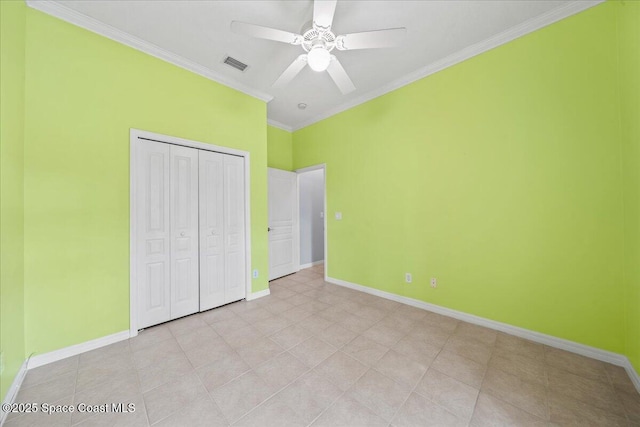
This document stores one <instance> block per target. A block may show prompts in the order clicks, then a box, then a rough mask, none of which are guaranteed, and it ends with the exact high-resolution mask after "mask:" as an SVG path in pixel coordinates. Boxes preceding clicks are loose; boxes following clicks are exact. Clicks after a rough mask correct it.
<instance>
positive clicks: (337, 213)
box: [336, 212, 342, 221]
mask: <svg viewBox="0 0 640 427" xmlns="http://www.w3.org/2000/svg"><path fill="white" fill-rule="evenodd" d="M336 219H337V220H338V221H339V220H341V219H342V212H336Z"/></svg>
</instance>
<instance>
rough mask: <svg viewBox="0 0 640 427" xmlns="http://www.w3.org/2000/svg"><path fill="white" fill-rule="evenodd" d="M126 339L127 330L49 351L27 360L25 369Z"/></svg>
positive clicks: (127, 337)
mask: <svg viewBox="0 0 640 427" xmlns="http://www.w3.org/2000/svg"><path fill="white" fill-rule="evenodd" d="M126 339H129V330H126V331H122V332H118V333H115V334H112V335H107V336H106V337H101V338H96V339H95V340H91V341H85V342H83V343H80V344H76V345H72V346H69V347H65V348H61V349H60V350H55V351H51V352H49V353H43V354H37V355H35V356H33V357H31V359H30V360H29V365H28V367H27V369H33V368H37V367H38V366H42V365H47V364H49V363H53V362H57V361H58V360H62V359H66V358H67V357H71V356H75V355H77V354H80V353H85V352H87V351H91V350H95V349H96V348H100V347H104V346H106V345H109V344H113V343H116V342H119V341H124V340H126Z"/></svg>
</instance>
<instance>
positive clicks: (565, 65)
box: [293, 3, 625, 353]
mask: <svg viewBox="0 0 640 427" xmlns="http://www.w3.org/2000/svg"><path fill="white" fill-rule="evenodd" d="M615 18H616V5H615V4H610V3H606V4H602V5H599V6H597V7H594V8H591V9H589V10H587V11H585V12H582V13H580V14H578V15H575V16H573V17H570V18H567V19H564V20H562V21H560V22H558V23H556V24H553V25H551V26H548V27H546V28H543V29H541V30H539V31H536V32H534V33H531V34H529V35H526V36H524V37H521V38H519V39H517V40H514V41H512V42H510V43H507V44H505V45H503V46H500V47H498V48H496V49H493V50H491V51H489V52H486V53H483V54H481V55H479V56H476V57H474V58H471V59H469V60H467V61H464V62H462V63H460V64H457V65H455V66H453V67H451V68H448V69H446V70H443V71H441V72H438V73H436V74H433V75H431V76H429V77H427V78H424V79H421V80H419V81H417V82H415V83H413V84H410V85H408V86H405V87H403V88H401V89H398V90H396V91H393V92H391V93H389V94H387V95H384V96H382V97H379V98H376V99H374V100H371V101H369V102H367V103H365V104H363V105H360V106H358V107H355V108H353V109H350V110H348V111H345V112H343V113H341V114H338V115H336V116H333V117H331V118H328V119H326V120H324V121H321V122H319V123H316V124H314V125H312V126H309V127H307V128H304V129H301V130H299V131H297V132H295V133H294V135H293V144H294V152H293V154H294V155H293V158H294V161H293V167H294V168H301V167H305V166H309V165H313V164H318V163H326V164H327V192H328V194H327V196H328V207H327V211H328V212H329V213H330V214H329V218H331V219H330V220H329V222H328V249H329V260H328V267H329V276H331V277H334V278H339V279H342V280H346V281H349V282H354V283H358V284H361V285H365V286H369V287H372V288H376V289H380V290H383V291H387V292H392V293H395V294H398V295H405V296H408V297H411V298H416V299H419V300H423V301H427V302H430V303H435V304H438V305H441V306H444V307H450V308H453V309H456V310H460V311H463V312H467V313H471V314H475V315H478V316H482V317H486V318H489V319H494V320H497V321H501V322H505V323H509V324H512V325H516V326H519V327H523V328H527V329H531V330H534V331H539V332H542V333H546V334H550V335H554V336H557V337H561V338H565V339H569V340H573V341H577V342H580V343H584V344H587V345H590V346H595V347H599V348H603V349H606V350H610V351H614V352H618V353H622V352H624V351H625V333H624V330H625V328H624V325H625V319H624V311H623V310H622V307H621V306H622V302H623V300H624V297H625V295H624V286H623V283H622V281H623V200H622V197H623V196H622V173H621V161H622V159H621V152H620V149H619V140H620V126H619V108H618V106H619V99H618V92H617V79H616V78H615V76H616V72H617V68H616V67H617V52H616V49H615V45H616V19H615ZM334 211H340V212H342V215H343V219H342V220H341V221H336V220H335V219H333V214H332V212H334ZM405 272H411V273H413V283H412V284H405V283H404V273H405ZM431 277H435V278H437V279H438V288H437V289H432V288H431V287H430V286H429V280H430V278H431Z"/></svg>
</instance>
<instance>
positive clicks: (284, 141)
mask: <svg viewBox="0 0 640 427" xmlns="http://www.w3.org/2000/svg"><path fill="white" fill-rule="evenodd" d="M292 144H293V142H292V135H291V132H287V131H286V130H282V129H279V128H277V127H274V126H267V166H268V167H270V168H276V169H284V170H287V171H290V170H292V169H293V164H292V162H293V146H292Z"/></svg>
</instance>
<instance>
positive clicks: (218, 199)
mask: <svg viewBox="0 0 640 427" xmlns="http://www.w3.org/2000/svg"><path fill="white" fill-rule="evenodd" d="M223 164H224V154H220V153H214V152H211V151H201V152H200V311H204V310H208V309H210V308H214V307H218V306H221V305H223V304H225V295H224V280H225V279H224V264H225V262H224V251H225V250H224V208H223V203H224V197H223V195H224V187H223V176H224V167H223ZM243 197H244V193H243Z"/></svg>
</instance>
